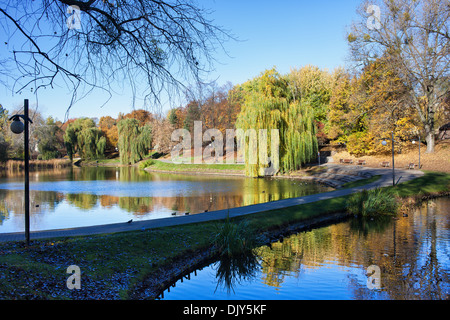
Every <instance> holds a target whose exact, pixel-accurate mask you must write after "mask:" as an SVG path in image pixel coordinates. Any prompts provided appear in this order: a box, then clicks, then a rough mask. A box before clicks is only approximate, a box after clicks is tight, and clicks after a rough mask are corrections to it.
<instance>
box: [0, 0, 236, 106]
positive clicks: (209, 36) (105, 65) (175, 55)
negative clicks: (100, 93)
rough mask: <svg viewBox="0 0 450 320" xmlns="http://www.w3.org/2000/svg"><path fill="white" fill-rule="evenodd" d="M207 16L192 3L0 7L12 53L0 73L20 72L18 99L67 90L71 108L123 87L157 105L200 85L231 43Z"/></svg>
mask: <svg viewBox="0 0 450 320" xmlns="http://www.w3.org/2000/svg"><path fill="white" fill-rule="evenodd" d="M68 8H74V9H75V10H79V11H73V12H72V13H68V11H67V10H68ZM75 13H76V14H78V13H79V15H75ZM208 14H209V12H208V11H206V10H204V9H202V8H200V7H197V6H195V5H194V4H192V3H191V1H188V0H170V1H161V0H114V1H105V0H89V1H82V0H42V1H32V0H24V1H21V2H18V1H16V0H0V26H1V27H2V29H3V30H4V31H5V33H4V35H3V37H4V38H5V41H4V42H5V44H6V45H7V48H8V51H9V57H7V59H5V60H1V61H0V73H4V72H5V70H11V69H15V72H14V73H13V74H11V75H10V78H12V79H13V82H14V85H13V86H12V89H13V90H15V91H16V92H18V91H21V90H23V89H25V88H29V87H31V86H32V85H33V86H34V89H35V90H36V89H41V88H44V87H47V86H50V87H53V86H54V85H55V83H58V84H60V83H65V84H66V85H67V86H69V88H70V89H71V90H73V91H74V95H73V99H72V100H73V101H72V102H71V103H70V104H69V105H68V107H69V108H70V106H71V105H72V103H73V102H74V101H75V100H76V91H77V90H79V88H80V87H81V86H82V87H84V88H90V89H93V88H101V89H103V90H106V91H107V92H109V93H113V92H114V88H115V87H118V86H124V85H125V86H129V87H131V88H132V90H133V91H134V92H135V93H136V94H138V95H141V96H144V97H145V99H146V100H147V101H152V102H158V101H159V99H160V97H161V94H162V93H163V92H168V93H169V95H172V94H173V93H174V92H178V91H180V89H182V90H181V91H180V92H183V90H184V88H185V87H186V86H188V85H189V83H191V82H195V81H201V80H202V78H203V77H205V75H207V73H208V72H209V71H211V70H212V69H213V64H214V62H215V59H214V53H215V52H216V51H217V49H222V50H224V47H223V45H224V43H225V42H226V41H228V40H230V39H233V37H232V36H231V35H230V34H229V33H228V32H227V31H225V30H223V29H222V28H220V27H218V26H215V25H214V24H213V22H212V21H209V20H207V18H206V17H207V16H208ZM78 18H79V21H77V22H79V25H78V26H76V27H77V28H72V27H73V26H72V25H70V24H68V22H71V21H72V20H73V19H78ZM69 27H70V28H69ZM78 27H79V28H78ZM140 107H142V106H140Z"/></svg>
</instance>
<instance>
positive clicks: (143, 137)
mask: <svg viewBox="0 0 450 320" xmlns="http://www.w3.org/2000/svg"><path fill="white" fill-rule="evenodd" d="M117 129H118V133H119V140H118V147H119V153H120V162H121V163H122V164H133V163H136V162H138V161H141V160H142V159H143V158H144V157H145V155H146V154H147V153H148V151H149V149H150V148H151V142H152V128H151V126H150V125H148V124H146V125H144V126H142V127H140V126H139V121H138V120H136V119H133V118H128V119H127V118H126V119H122V120H120V121H119V122H118V123H117Z"/></svg>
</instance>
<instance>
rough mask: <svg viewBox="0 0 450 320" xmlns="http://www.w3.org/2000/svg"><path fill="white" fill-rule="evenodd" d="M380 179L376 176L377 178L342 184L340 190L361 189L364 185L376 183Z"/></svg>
mask: <svg viewBox="0 0 450 320" xmlns="http://www.w3.org/2000/svg"><path fill="white" fill-rule="evenodd" d="M380 178H381V176H379V175H377V176H373V177H370V178H368V179H362V180H357V181H352V182H347V183H344V184H343V185H342V187H341V188H342V189H350V188H356V187H361V186H364V185H366V184H369V183H372V182H375V181H378V179H380Z"/></svg>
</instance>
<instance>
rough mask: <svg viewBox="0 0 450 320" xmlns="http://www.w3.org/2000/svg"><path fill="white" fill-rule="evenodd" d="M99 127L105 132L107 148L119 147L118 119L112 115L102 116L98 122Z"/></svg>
mask: <svg viewBox="0 0 450 320" xmlns="http://www.w3.org/2000/svg"><path fill="white" fill-rule="evenodd" d="M98 127H99V129H100V130H101V131H102V132H103V134H104V136H105V138H106V149H107V150H111V149H114V148H116V147H117V143H118V139H119V135H118V131H117V120H116V119H114V118H112V117H111V116H104V117H101V118H100V121H99V123H98Z"/></svg>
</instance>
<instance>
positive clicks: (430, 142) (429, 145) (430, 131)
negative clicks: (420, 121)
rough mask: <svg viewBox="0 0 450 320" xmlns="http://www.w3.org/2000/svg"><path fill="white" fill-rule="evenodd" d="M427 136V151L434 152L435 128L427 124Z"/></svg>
mask: <svg viewBox="0 0 450 320" xmlns="http://www.w3.org/2000/svg"><path fill="white" fill-rule="evenodd" d="M425 132H426V137H425V140H426V142H427V151H426V152H427V153H434V145H435V137H434V130H433V129H431V128H430V127H429V126H425Z"/></svg>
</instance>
